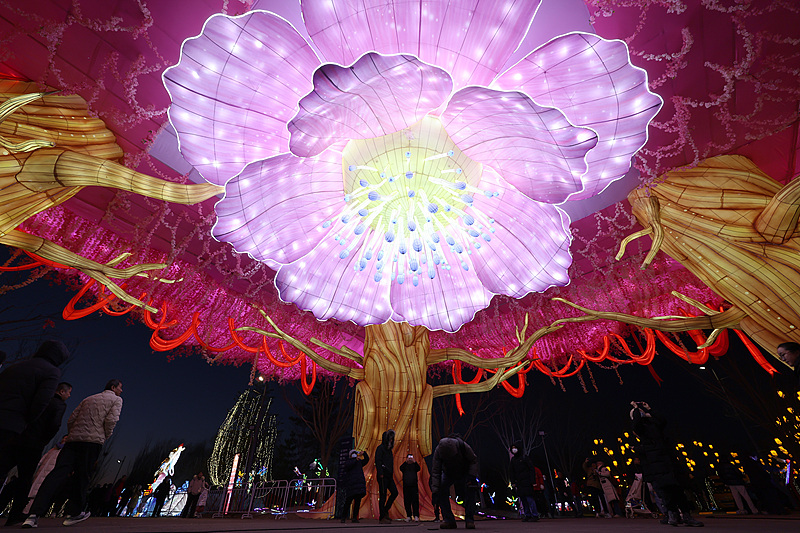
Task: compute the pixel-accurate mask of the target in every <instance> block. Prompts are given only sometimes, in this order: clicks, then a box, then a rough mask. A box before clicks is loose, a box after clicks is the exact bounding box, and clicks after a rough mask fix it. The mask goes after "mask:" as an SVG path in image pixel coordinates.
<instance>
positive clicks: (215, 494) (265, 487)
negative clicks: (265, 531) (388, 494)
mask: <svg viewBox="0 0 800 533" xmlns="http://www.w3.org/2000/svg"><path fill="white" fill-rule="evenodd" d="M335 494H336V480H335V479H333V478H319V479H305V480H303V479H293V480H292V481H291V482H289V481H286V480H274V481H262V482H259V483H258V484H257V485H256V486H254V487H253V486H251V487H250V488H247V487H238V488H234V489H232V490H231V491H228V490H227V489H214V490H209V491H208V498H207V500H206V509H208V510H211V509H215V510H216V511H215V512H214V514H213V515H212V518H221V517H223V516H225V515H226V514H241V515H242V518H252V517H253V515H254V514H256V513H259V514H272V515H274V516H275V518H285V517H286V515H287V514H289V513H309V514H318V515H327V516H325V517H326V518H331V517H333V512H334V506H333V505H332V503H328V504H327V505H326V502H328V500H330V499H331V497H332V496H334V495H335Z"/></svg>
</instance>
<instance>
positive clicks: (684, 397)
mask: <svg viewBox="0 0 800 533" xmlns="http://www.w3.org/2000/svg"><path fill="white" fill-rule="evenodd" d="M6 276H8V275H6V274H4V275H3V276H0V280H3V279H4V278H5V277H6ZM5 283H9V281H8V280H7V279H6V280H5ZM72 294H74V292H72V291H71V290H70V289H68V288H67V287H66V286H64V285H60V284H52V283H49V282H48V281H47V280H40V281H37V282H35V283H33V284H31V285H30V286H28V287H25V288H22V289H18V290H14V291H10V292H7V293H5V294H4V295H3V296H2V306H0V310H2V311H0V322H3V321H8V320H12V319H15V318H22V317H27V316H32V315H35V314H47V315H52V317H51V318H52V322H53V324H54V325H53V326H52V327H47V328H46V329H44V330H42V326H41V324H42V323H43V321H40V322H36V323H35V325H34V326H32V328H31V329H32V331H35V332H40V333H41V334H42V335H43V337H42V339H43V338H47V337H53V338H61V339H62V340H64V341H65V342H66V343H67V344H68V345H70V346H72V345H75V344H77V346H76V348H75V350H74V351H73V354H72V358H71V359H70V361H69V362H68V363H67V365H66V366H65V367H64V369H63V380H64V381H68V382H70V383H71V384H72V385H73V386H74V389H73V393H72V397H71V398H70V400H69V401H68V404H67V413H66V415H65V418H64V423H63V425H62V431H61V432H60V433H59V436H60V435H62V434H63V433H64V432H65V429H66V418H67V417H68V416H69V413H70V412H71V411H72V409H74V408H75V406H77V404H78V403H79V402H80V400H81V399H83V398H84V397H86V396H89V395H91V394H94V393H96V392H99V391H101V390H102V389H103V386H104V385H105V383H106V381H107V380H108V379H111V378H119V379H121V380H122V382H123V388H124V391H123V399H124V405H123V410H122V416H121V418H120V422H119V424H118V425H117V429H116V430H115V438H114V443H113V446H112V447H111V449H110V455H111V456H112V462H113V461H114V460H119V459H122V458H124V457H127V460H126V461H127V464H128V465H130V463H131V462H132V461H133V458H134V457H135V455H136V453H137V452H138V451H139V450H140V449H141V448H142V447H143V446H145V445H146V444H147V443H148V442H159V441H164V440H169V441H174V443H175V445H176V446H177V444H179V443H181V442H185V443H188V444H191V443H201V442H203V441H205V440H206V439H211V438H213V436H214V435H215V433H216V430H217V428H218V427H219V425H220V424H221V423H222V421H223V420H224V418H225V415H226V413H227V411H228V409H229V408H230V407H231V406H232V405H233V403H234V402H235V400H236V398H237V397H238V395H239V393H240V392H241V391H242V390H244V389H245V388H246V387H247V382H248V380H249V372H250V369H249V367H244V366H243V367H238V368H237V367H232V366H220V365H213V366H212V365H209V364H208V363H206V362H205V361H204V360H203V359H202V358H201V357H199V356H196V355H194V356H189V357H177V358H174V359H173V360H172V361H168V355H167V354H166V353H156V352H153V351H152V350H151V349H150V346H149V344H148V341H149V337H150V333H151V331H150V329H149V328H147V327H146V326H144V325H143V324H139V323H132V321H131V320H129V319H128V318H126V317H112V316H107V315H101V314H99V313H95V314H94V315H91V316H89V317H86V318H83V319H79V320H76V321H70V322H67V321H64V320H63V319H61V316H60V314H61V310H62V309H63V308H64V305H65V304H66V303H67V302H68V300H69V299H70V297H71V296H72ZM36 324H38V325H36ZM20 332H21V333H24V331H20ZM5 336H6V337H8V334H7V333H6V335H5ZM731 338H732V348H731V352H730V353H729V354H728V355H726V356H725V357H732V358H735V360H736V361H737V362H738V364H741V365H743V366H744V368H745V369H746V370H747V371H748V372H751V373H752V376H753V380H754V381H756V382H758V383H759V384H760V386H761V387H762V389H763V390H764V391H765V394H767V393H770V391H771V390H774V387H775V386H776V383H777V382H775V381H774V380H770V378H769V376H768V375H767V373H766V372H764V371H763V370H762V369H761V368H760V367H758V366H757V365H756V364H755V363H754V362H753V360H752V358H750V356H749V355H748V354H747V353H746V352H744V351H743V350H742V348H741V345H740V344H739V343H738V340H734V336H731ZM39 340H41V339H37V341H39ZM30 346H31V345H30V344H29V345H28V346H27V347H26V349H27V350H30V349H32V348H31V347H30ZM18 348H19V344H18V341H15V340H13V339H5V338H4V339H3V340H0V349H3V350H5V351H6V352H8V353H9V355H13V354H15V353H16V352H17V351H18ZM653 366H654V368H655V370H656V371H657V372H658V374H659V375H660V376H661V377H662V378H663V379H664V383H663V384H662V385H661V386H658V385H657V384H656V382H655V381H654V379H653V378H652V377H651V376H650V374H649V372H648V371H647V370H646V369H645V368H643V367H639V366H638V365H627V366H626V367H623V368H621V369H620V376H621V377H622V380H623V384H622V385H620V383H619V378H618V377H617V375H616V373H615V372H613V371H612V370H605V369H602V368H599V367H597V366H595V365H593V366H592V371H593V372H592V373H593V375H594V377H595V381H596V383H597V386H598V389H599V392H596V391H595V390H594V388H593V387H592V385H591V382H590V380H589V378H588V376H587V374H586V373H584V376H585V382H586V385H587V387H588V389H589V392H588V393H587V392H584V391H583V389H582V387H581V384H580V382H579V381H578V380H577V379H576V378H569V379H567V380H564V386H565V388H566V392H564V391H562V390H561V388H560V387H559V386H557V385H553V384H552V383H551V381H550V379H549V378H547V377H546V376H544V375H542V374H539V373H537V372H533V371H532V372H530V373H529V374H528V376H529V377H528V389H527V391H526V394H525V397H524V398H523V399H522V400H520V401H522V402H529V403H530V404H532V405H538V404H540V402H543V404H544V405H545V406H546V409H548V410H550V411H551V414H552V415H553V416H551V417H550V418H549V421H548V422H547V424H548V427H544V428H543V429H544V430H546V431H548V432H549V433H551V434H552V433H554V432H557V431H559V427H558V426H559V424H558V420H560V419H565V418H567V417H568V418H570V419H571V420H572V421H576V420H577V421H578V423H579V424H581V425H585V426H587V427H588V428H589V429H590V433H591V434H592V435H593V437H594V436H617V435H618V434H619V432H621V431H626V430H629V429H630V422H629V419H628V411H629V410H630V405H629V402H630V401H631V400H637V401H648V402H649V403H650V404H651V406H653V407H654V408H656V409H659V410H660V411H662V412H664V413H665V414H666V415H667V416H668V418H669V419H670V427H671V430H672V432H673V433H674V435H675V437H676V438H686V439H689V440H693V439H698V440H700V439H703V440H706V441H712V442H717V443H720V444H725V443H742V442H744V441H745V438H746V437H745V433H744V430H743V428H742V423H741V421H740V420H738V419H737V418H736V417H735V416H734V415H735V413H733V412H731V410H730V409H727V410H726V409H725V408H724V406H723V405H722V404H721V403H720V402H719V401H718V400H716V399H714V398H713V397H711V396H710V395H708V394H707V393H706V392H705V390H704V388H703V386H702V385H701V384H700V383H699V382H698V381H697V380H695V379H693V378H692V377H691V376H690V375H689V370H690V367H689V365H688V363H686V362H684V361H681V360H679V359H678V358H677V357H676V356H674V355H671V354H669V355H664V354H663V352H662V353H661V354H660V355H659V356H657V358H656V361H655V362H654V364H653ZM693 371H694V372H698V371H697V370H696V369H695V370H693ZM720 372H721V370H720ZM722 377H723V379H724V374H722ZM512 381H514V384H516V381H515V380H512ZM778 381H779V380H778ZM730 386H732V385H730ZM732 390H733V389H732ZM733 392H735V391H733ZM493 394H500V395H505V394H506V393H505V392H503V391H496V392H493ZM275 396H276V398H275V400H274V403H273V406H275V407H274V409H273V412H277V413H278V415H279V421H280V420H282V421H283V423H284V424H285V422H286V417H287V415H288V412H289V410H288V409H287V408H286V406H285V405H281V404H282V402H283V399H282V395H281V394H276V395H275ZM503 405H505V406H506V407H505V408H507V409H513V408H514V406H515V405H516V404H514V403H513V402H504V403H503ZM753 431H754V432H755V433H756V434H758V431H757V430H755V429H754V430H753ZM472 440H473V442H474V444H475V446H476V448H477V449H478V451H479V453H482V454H491V453H492V451H493V449H494V448H496V447H497V446H499V441H497V439H496V438H495V437H494V436H493V435H491V434H490V433H489V432H488V430H487V429H486V428H485V427H484V428H482V429H480V430H478V432H477V433H476V434H475V435H474V437H473V438H472ZM586 445H587V450H588V445H589V442H587V443H586ZM122 471H123V472H124V471H125V468H124V467H123V469H122ZM112 474H114V472H112V473H111V474H109V475H112Z"/></svg>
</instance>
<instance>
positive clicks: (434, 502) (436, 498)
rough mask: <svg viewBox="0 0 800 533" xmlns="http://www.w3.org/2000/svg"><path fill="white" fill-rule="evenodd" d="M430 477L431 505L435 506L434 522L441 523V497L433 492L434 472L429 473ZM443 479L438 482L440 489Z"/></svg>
mask: <svg viewBox="0 0 800 533" xmlns="http://www.w3.org/2000/svg"><path fill="white" fill-rule="evenodd" d="M429 474H430V475H429V476H428V487H429V488H430V489H431V505H433V521H434V522H439V512H440V511H441V506H440V505H439V495H438V494H436V491H435V490H433V485H434V483H433V471H431V472H429ZM441 481H442V480H441V479H439V480H438V481H437V482H436V486H437V487H438V486H439V484H440V483H441Z"/></svg>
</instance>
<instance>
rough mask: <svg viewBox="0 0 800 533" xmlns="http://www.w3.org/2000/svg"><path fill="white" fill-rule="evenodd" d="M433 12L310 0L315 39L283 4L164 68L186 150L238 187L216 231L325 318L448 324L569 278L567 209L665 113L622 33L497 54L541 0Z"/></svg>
mask: <svg viewBox="0 0 800 533" xmlns="http://www.w3.org/2000/svg"><path fill="white" fill-rule="evenodd" d="M421 6H422V4H419V5H418V4H416V3H415V2H392V1H387V0H373V1H368V2H364V3H363V4H362V5H361V6H360V7H359V8H358V9H355V8H354V7H353V6H352V5H351V3H348V2H339V1H332V2H315V1H304V2H301V9H302V13H303V20H304V21H305V25H306V29H307V30H308V34H309V35H310V39H311V42H313V43H314V45H315V46H314V48H312V46H311V45H310V44H309V42H306V40H305V39H304V38H303V36H302V35H301V34H300V33H298V32H297V30H295V28H294V27H293V26H292V25H291V24H289V23H288V22H287V21H286V20H285V19H283V18H282V17H281V16H280V15H278V14H276V13H273V12H269V11H253V12H249V13H246V14H244V15H241V16H226V15H215V16H213V17H211V18H210V19H209V20H208V21H207V22H206V23H205V25H204V27H203V32H202V33H201V34H200V35H198V36H197V37H194V38H191V39H189V40H187V41H186V43H184V45H183V49H182V53H181V59H180V62H179V63H178V65H176V66H174V67H171V68H169V69H167V70H166V72H165V73H164V83H165V85H166V87H167V90H168V91H169V93H170V97H171V100H172V105H171V106H170V110H169V117H170V121H171V123H172V126H173V127H174V128H175V130H176V132H177V134H178V141H179V143H180V149H181V153H182V154H183V156H184V157H185V158H186V160H187V161H188V162H189V163H191V164H192V166H194V168H196V169H197V170H198V171H199V172H200V173H201V175H202V176H203V177H204V178H205V179H206V180H207V181H209V182H211V183H214V184H218V185H225V188H226V191H225V196H224V198H223V199H222V200H221V201H220V202H219V203H218V204H217V206H216V213H217V216H218V219H217V223H216V225H215V227H214V231H213V234H214V236H215V237H216V238H218V239H220V240H222V241H226V242H229V243H231V244H232V245H233V246H234V248H235V249H236V250H237V251H238V252H240V253H247V254H249V255H250V256H252V257H253V258H255V259H257V260H260V261H264V262H265V263H266V264H268V265H269V266H270V267H272V268H274V269H275V270H276V272H277V274H276V277H275V286H276V288H277V290H278V292H279V295H280V297H281V299H282V300H284V301H287V302H292V303H294V304H296V305H297V306H298V307H299V308H301V309H303V310H308V311H311V312H312V313H313V314H314V316H315V317H317V318H318V319H320V320H328V319H331V318H333V319H336V320H339V321H352V322H354V323H356V324H358V325H361V326H366V325H370V324H380V323H383V322H386V321H388V320H394V321H398V322H409V323H410V324H413V325H424V326H426V327H427V328H429V329H432V330H439V329H441V330H444V331H449V332H453V331H456V330H458V329H459V328H460V327H461V326H462V325H463V324H465V323H466V322H469V321H470V320H472V318H473V317H474V315H475V313H476V312H477V311H479V310H481V309H483V308H485V307H487V306H488V305H489V303H490V301H491V298H492V296H493V295H494V294H504V295H507V296H511V297H514V298H521V297H523V296H525V295H526V294H528V293H530V292H543V291H545V290H546V289H548V288H549V287H552V286H560V285H566V284H567V283H568V281H569V277H568V272H567V270H568V268H569V265H570V263H571V256H570V253H569V245H570V236H569V218H568V216H567V214H566V212H565V211H563V210H562V209H561V208H559V207H558V205H559V204H562V203H563V202H565V201H570V200H571V199H583V198H591V197H592V196H594V195H595V194H597V193H599V192H600V191H602V190H603V189H605V188H606V187H607V186H608V185H609V184H610V183H612V182H614V181H616V180H618V179H620V178H622V177H623V176H624V175H625V174H626V173H627V172H628V170H629V169H630V163H631V157H632V156H633V155H634V154H635V153H636V151H637V150H639V148H641V147H642V145H643V144H644V143H645V141H646V139H647V125H648V123H649V122H650V121H651V120H652V119H653V117H654V116H655V115H656V113H657V112H658V110H659V108H660V107H661V100H660V98H659V97H657V96H656V95H654V94H652V93H650V92H649V91H648V88H647V76H646V73H645V72H644V71H643V70H641V69H638V68H636V67H634V66H632V65H631V64H630V61H629V56H628V49H627V47H626V46H625V44H624V43H623V42H621V41H608V40H605V39H602V38H600V37H598V36H596V35H593V34H589V33H584V32H572V33H568V34H566V35H563V36H559V37H556V38H554V39H552V40H550V41H549V42H547V43H545V44H544V45H542V46H539V47H537V48H535V49H534V50H531V51H530V53H528V54H526V55H524V56H523V57H522V58H521V59H520V60H519V61H517V62H516V63H514V64H512V65H511V66H510V67H507V68H506V67H504V65H505V64H506V62H507V61H508V60H509V59H510V58H511V56H512V54H513V53H514V52H515V51H516V50H518V49H519V48H520V45H521V43H523V41H524V39H525V35H526V33H527V31H528V28H529V27H530V25H531V22H532V21H533V19H534V17H535V14H536V10H537V8H538V7H539V0H516V1H511V2H506V1H503V2H478V3H475V4H474V5H472V4H457V5H455V6H454V5H452V3H451V2H448V1H445V0H442V1H441V2H426V3H425V4H424V9H422V8H421ZM372 28H375V29H372ZM315 49H316V50H318V51H319V52H320V53H321V56H322V57H321V58H318V57H317V55H316V54H315V51H314V50H315Z"/></svg>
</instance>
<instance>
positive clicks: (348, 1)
mask: <svg viewBox="0 0 800 533" xmlns="http://www.w3.org/2000/svg"><path fill="white" fill-rule="evenodd" d="M539 3H540V2H539V0H506V1H497V0H495V1H487V0H482V1H478V0H459V1H458V2H452V1H448V0H427V1H425V2H421V1H417V2H414V1H406V2H392V1H391V0H357V1H353V0H303V1H302V2H301V5H302V8H303V18H304V19H305V21H306V28H307V29H308V33H309V35H310V36H311V39H312V40H313V41H314V44H316V45H317V47H318V48H319V49H320V51H321V52H322V53H323V54H324V55H325V58H326V59H327V60H328V61H331V62H336V63H340V64H343V65H349V64H350V63H352V62H353V61H355V60H356V58H358V57H360V56H361V55H362V54H364V53H365V52H369V51H372V50H375V51H378V52H380V53H383V54H396V53H406V54H414V55H416V56H417V57H419V58H420V59H422V60H423V61H425V62H427V63H430V64H432V65H437V66H439V67H442V68H444V69H445V70H447V71H448V72H449V73H450V74H451V75H452V76H453V78H454V80H455V82H456V87H459V88H460V87H463V86H465V85H488V84H489V83H490V82H491V81H492V79H494V77H495V76H496V75H497V74H498V73H499V72H500V69H501V68H502V66H503V65H504V64H505V62H506V60H507V59H508V58H509V57H511V54H512V53H513V52H514V50H516V48H517V46H518V45H519V44H520V42H521V41H522V39H523V37H524V36H525V33H526V32H527V30H528V26H529V25H530V23H531V20H532V19H533V15H534V14H535V13H536V10H537V8H538V6H539Z"/></svg>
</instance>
